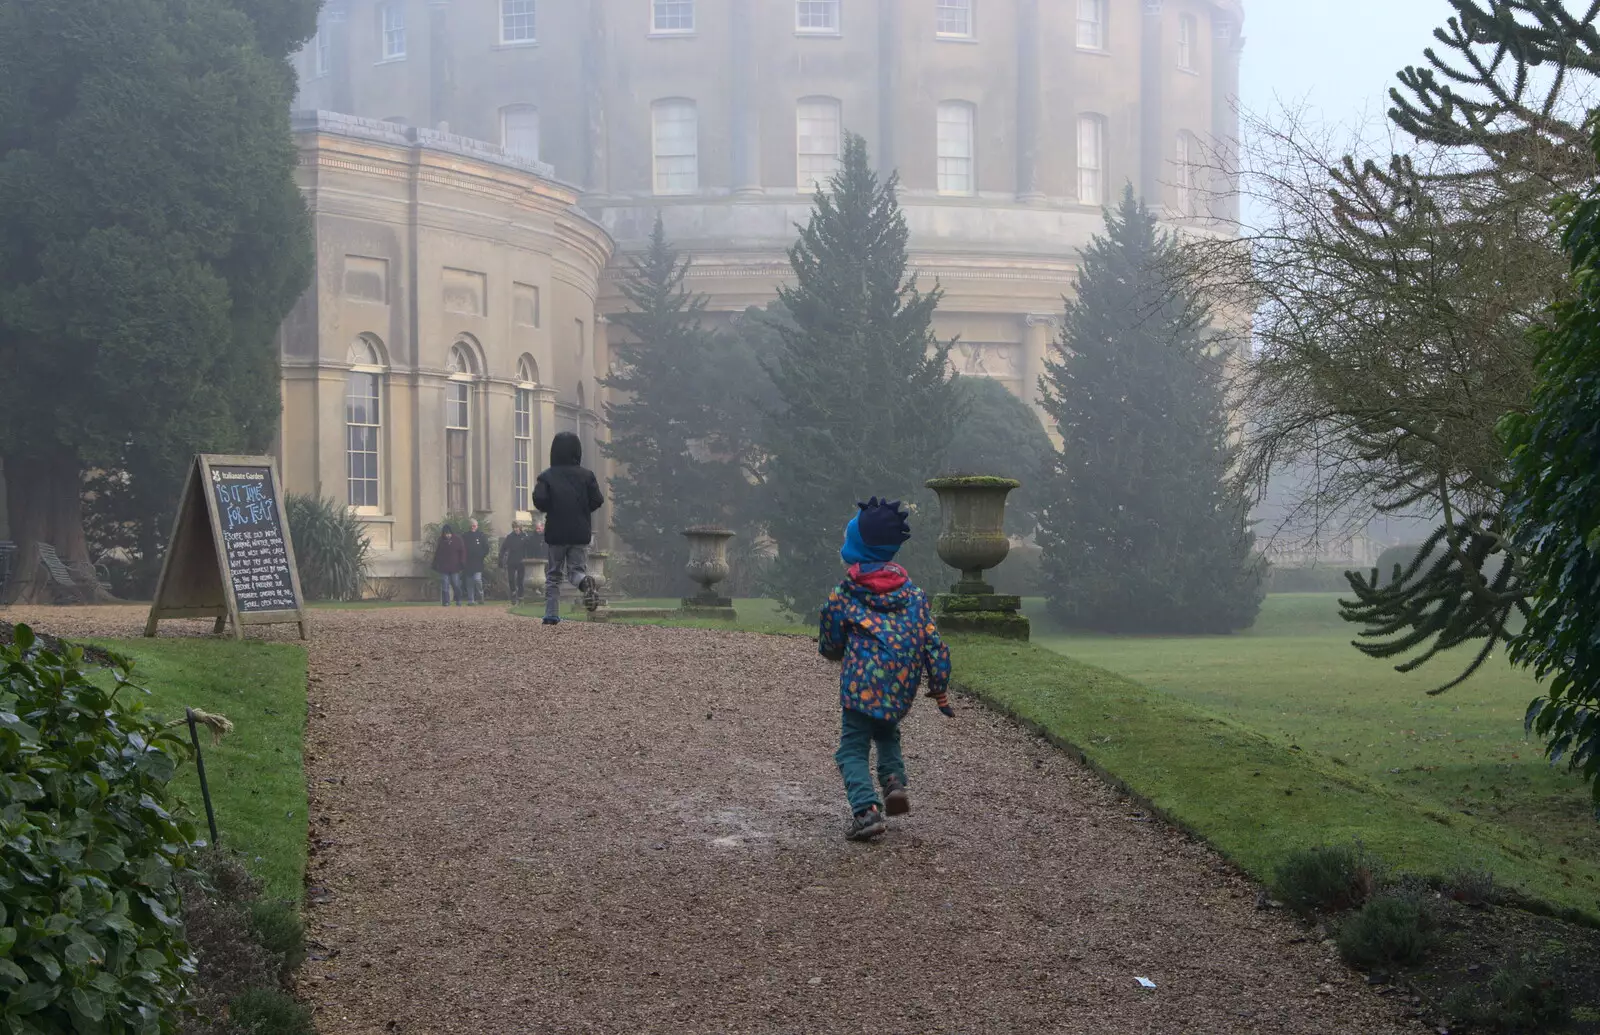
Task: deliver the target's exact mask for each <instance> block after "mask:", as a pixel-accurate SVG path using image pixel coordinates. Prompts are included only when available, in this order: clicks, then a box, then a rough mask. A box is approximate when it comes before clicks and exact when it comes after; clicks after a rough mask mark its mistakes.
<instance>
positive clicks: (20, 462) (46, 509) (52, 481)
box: [4, 450, 89, 603]
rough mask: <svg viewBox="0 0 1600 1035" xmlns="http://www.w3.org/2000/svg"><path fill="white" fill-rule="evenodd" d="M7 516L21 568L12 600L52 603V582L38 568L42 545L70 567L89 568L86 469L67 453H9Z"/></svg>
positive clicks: (10, 592) (11, 591) (14, 577)
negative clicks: (84, 528)
mask: <svg viewBox="0 0 1600 1035" xmlns="http://www.w3.org/2000/svg"><path fill="white" fill-rule="evenodd" d="M4 461H5V472H6V517H7V519H8V520H9V522H10V525H11V538H12V539H14V540H15V541H16V544H17V554H16V562H17V568H16V570H15V571H14V572H13V573H12V585H11V587H10V589H9V590H8V591H7V595H8V596H11V597H12V598H13V599H14V600H17V601H20V602H23V603H39V602H44V601H47V600H49V599H50V598H51V596H52V594H51V592H50V586H51V582H50V578H49V576H48V575H46V574H44V570H43V568H42V567H41V565H40V563H39V553H38V546H39V544H41V543H46V544H49V545H50V546H53V547H55V548H56V553H57V554H58V555H59V556H60V557H61V560H62V562H63V563H65V564H66V565H67V566H68V567H69V568H70V567H72V566H73V565H87V564H88V563H89V544H88V541H87V540H86V539H85V537H84V534H83V464H82V462H81V461H80V460H79V459H78V458H77V456H76V455H74V454H73V453H72V452H70V451H68V450H59V451H56V452H53V453H46V454H36V455H29V456H22V455H19V454H15V453H8V454H6V456H5V458H4Z"/></svg>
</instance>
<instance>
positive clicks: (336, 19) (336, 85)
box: [322, 0, 355, 112]
mask: <svg viewBox="0 0 1600 1035" xmlns="http://www.w3.org/2000/svg"><path fill="white" fill-rule="evenodd" d="M322 20H323V25H324V26H325V28H326V31H327V33H328V60H329V61H330V62H332V64H333V67H332V68H331V69H329V73H330V75H331V76H332V77H333V91H332V96H331V102H332V103H331V104H330V105H329V107H331V108H332V109H333V110H334V111H341V112H353V111H355V88H354V84H353V83H352V81H351V78H350V66H351V65H352V64H353V63H354V58H353V57H352V55H351V52H350V0H328V4H327V6H326V7H325V8H323V11H322Z"/></svg>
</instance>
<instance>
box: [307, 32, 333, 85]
mask: <svg viewBox="0 0 1600 1035" xmlns="http://www.w3.org/2000/svg"><path fill="white" fill-rule="evenodd" d="M332 67H333V40H332V38H331V37H330V36H329V34H328V27H327V26H326V25H322V24H320V23H319V24H318V25H317V34H316V36H315V37H313V38H312V40H311V74H312V75H315V76H325V75H327V74H328V71H329V70H330V69H331V68H332Z"/></svg>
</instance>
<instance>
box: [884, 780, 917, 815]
mask: <svg viewBox="0 0 1600 1035" xmlns="http://www.w3.org/2000/svg"><path fill="white" fill-rule="evenodd" d="M883 811H884V812H886V813H888V814H889V815H891V816H904V815H905V814H906V813H908V812H910V811H911V795H909V794H907V793H906V785H905V784H904V783H901V782H900V778H899V777H898V776H890V777H887V778H886V779H885V780H884V781H883Z"/></svg>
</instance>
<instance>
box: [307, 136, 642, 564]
mask: <svg viewBox="0 0 1600 1035" xmlns="http://www.w3.org/2000/svg"><path fill="white" fill-rule="evenodd" d="M294 123H295V134H296V139H297V141H298V144H299V148H300V163H299V177H300V184H301V187H302V189H303V190H304V192H305V195H306V198H307V200H308V202H309V203H310V206H311V210H312V214H313V218H314V225H315V235H316V253H317V267H316V279H315V282H314V284H313V286H312V288H311V289H310V290H309V291H307V293H306V295H305V296H304V297H303V298H302V300H301V301H300V303H299V305H298V306H297V308H296V309H295V311H294V312H293V313H292V314H291V315H290V317H289V319H288V320H286V321H285V323H284V325H283V328H282V330H281V331H280V335H279V344H280V352H281V356H282V363H283V387H282V391H283V419H282V425H281V430H280V432H279V443H278V448H277V455H278V457H279V462H280V464H281V467H282V470H283V479H284V484H285V487H286V489H287V490H288V491H290V492H302V493H315V494H318V495H322V496H330V497H333V498H336V499H340V500H343V501H344V502H346V503H347V504H348V505H349V506H350V507H351V508H352V510H354V511H355V513H357V514H358V515H360V517H361V518H362V519H363V521H364V522H365V524H366V527H367V530H368V533H369V535H370V536H371V539H372V543H373V560H374V566H373V575H374V576H375V577H377V578H379V579H384V580H390V581H391V583H393V582H395V581H400V582H403V581H406V580H414V579H420V578H423V577H425V574H426V571H427V563H426V562H427V557H426V556H425V553H424V551H423V550H422V549H421V546H422V543H423V541H424V536H425V529H426V528H427V526H428V525H429V524H432V523H436V522H438V521H440V520H442V519H443V518H444V517H445V516H446V515H447V514H479V515H483V514H487V515H491V516H492V517H493V519H494V521H495V524H496V527H497V528H498V529H499V530H500V531H502V532H503V531H505V530H507V529H508V528H509V526H510V524H511V522H512V521H515V520H522V521H528V520H530V519H531V517H532V514H531V511H532V504H531V499H530V493H531V490H532V486H533V480H534V479H535V478H536V477H537V476H538V474H539V472H540V471H541V470H542V469H543V468H544V467H545V463H546V458H547V457H548V454H549V448H550V441H551V439H552V438H553V437H554V436H555V434H556V433H557V432H558V431H574V432H577V433H578V434H579V435H580V437H581V438H582V439H583V440H584V443H585V454H586V458H587V459H588V461H589V462H590V464H591V466H595V467H597V468H599V469H600V471H601V475H602V477H604V474H605V462H604V460H603V459H602V458H600V457H599V456H598V449H597V448H596V447H595V442H596V438H597V436H596V429H597V427H598V422H599V418H598V415H597V412H596V411H597V406H598V404H597V401H596V400H597V399H598V394H599V385H598V383H597V378H598V377H600V376H601V375H602V372H603V371H604V370H605V369H606V367H607V364H608V357H607V351H606V335H605V324H604V321H603V320H602V319H600V318H599V317H597V316H596V313H597V311H598V310H597V305H596V302H597V299H598V296H599V293H600V285H601V274H602V272H603V271H604V270H605V268H606V266H607V263H608V262H609V261H610V258H611V254H612V241H611V238H610V235H609V234H607V233H606V231H605V229H604V228H603V227H602V226H601V225H600V224H599V223H598V222H596V221H595V220H594V219H593V218H591V217H590V216H588V215H586V214H584V213H583V212H582V211H581V210H580V209H579V208H578V207H577V201H578V198H579V192H578V190H577V189H576V188H574V187H571V186H568V185H566V184H564V183H561V182H560V181H558V180H556V179H555V178H554V177H553V173H552V170H551V169H550V167H549V166H548V165H545V164H543V163H540V162H538V161H536V160H533V159H530V158H523V157H517V156H514V155H510V154H507V153H506V152H504V151H502V150H501V149H500V148H499V147H497V146H492V145H486V144H483V143H480V142H477V141H473V140H468V139H464V138H460V137H454V136H451V135H449V134H444V133H438V132H433V131H429V130H423V129H413V128H409V127H403V126H399V125H396V124H394V123H389V122H383V121H380V120H375V119H362V118H359V117H353V116H349V115H338V114H330V113H326V112H320V113H319V112H311V113H303V114H297V115H296V116H295V118H294ZM410 588H411V589H413V590H415V589H420V588H422V587H420V586H412V587H410Z"/></svg>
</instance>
